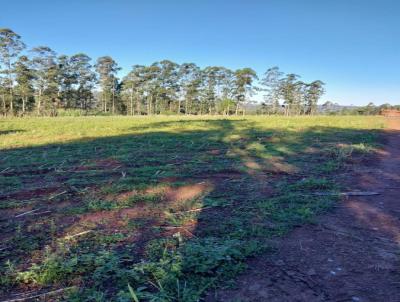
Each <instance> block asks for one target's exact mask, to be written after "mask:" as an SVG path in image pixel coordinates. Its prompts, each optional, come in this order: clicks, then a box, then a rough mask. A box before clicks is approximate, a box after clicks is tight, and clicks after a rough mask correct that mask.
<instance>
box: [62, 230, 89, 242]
mask: <svg viewBox="0 0 400 302" xmlns="http://www.w3.org/2000/svg"><path fill="white" fill-rule="evenodd" d="M90 232H93V231H92V230H88V231H83V232H80V233H77V234H74V235H68V236H65V237H64V239H67V240H69V239H72V238H75V237H78V236H82V235H85V234H87V233H90Z"/></svg>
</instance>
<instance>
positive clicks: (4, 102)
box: [1, 94, 6, 115]
mask: <svg viewBox="0 0 400 302" xmlns="http://www.w3.org/2000/svg"><path fill="white" fill-rule="evenodd" d="M1 98H2V100H3V115H6V96H5V95H4V94H2V95H1Z"/></svg>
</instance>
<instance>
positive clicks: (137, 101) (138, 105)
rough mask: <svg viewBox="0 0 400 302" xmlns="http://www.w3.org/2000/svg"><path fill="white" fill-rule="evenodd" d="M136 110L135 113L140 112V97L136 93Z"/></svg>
mask: <svg viewBox="0 0 400 302" xmlns="http://www.w3.org/2000/svg"><path fill="white" fill-rule="evenodd" d="M136 112H137V114H139V115H140V114H141V109H140V98H139V95H138V94H137V95H136Z"/></svg>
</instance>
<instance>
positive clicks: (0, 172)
mask: <svg viewBox="0 0 400 302" xmlns="http://www.w3.org/2000/svg"><path fill="white" fill-rule="evenodd" d="M9 169H10V167H8V168H5V169H4V170H2V171H0V174H2V173H4V172H6V171H7V170H9Z"/></svg>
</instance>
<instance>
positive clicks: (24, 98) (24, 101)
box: [22, 96, 27, 114]
mask: <svg viewBox="0 0 400 302" xmlns="http://www.w3.org/2000/svg"><path fill="white" fill-rule="evenodd" d="M26 101H27V96H24V97H22V114H25V104H26Z"/></svg>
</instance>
